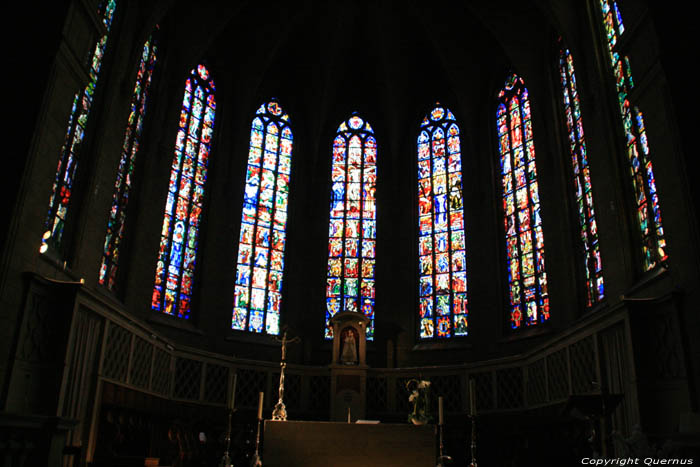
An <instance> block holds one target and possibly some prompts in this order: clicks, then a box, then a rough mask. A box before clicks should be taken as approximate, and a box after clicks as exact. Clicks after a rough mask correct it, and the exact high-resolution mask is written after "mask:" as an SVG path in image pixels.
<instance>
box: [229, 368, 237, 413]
mask: <svg viewBox="0 0 700 467" xmlns="http://www.w3.org/2000/svg"><path fill="white" fill-rule="evenodd" d="M237 379H238V373H234V374H233V384H232V385H231V398H230V399H229V400H228V408H229V409H231V410H233V407H234V403H235V401H236V380H237Z"/></svg>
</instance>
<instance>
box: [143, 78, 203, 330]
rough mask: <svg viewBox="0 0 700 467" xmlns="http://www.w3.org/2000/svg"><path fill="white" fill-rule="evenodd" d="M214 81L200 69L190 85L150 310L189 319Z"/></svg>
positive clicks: (181, 121)
mask: <svg viewBox="0 0 700 467" xmlns="http://www.w3.org/2000/svg"><path fill="white" fill-rule="evenodd" d="M214 91H215V86H214V81H213V80H212V79H211V77H210V75H209V70H207V68H206V67H205V66H204V65H199V66H197V68H195V69H193V70H192V71H191V72H190V76H189V77H188V78H187V81H186V82H185V95H184V98H183V100H182V111H181V112H180V127H179V130H178V132H177V137H176V139H175V154H174V157H173V162H172V166H171V171H170V184H169V187H168V197H167V200H166V203H165V215H164V216H163V228H162V230H161V239H160V249H159V252H158V263H157V265H156V278H155V285H154V288H153V298H152V300H151V308H153V309H154V310H156V311H160V312H163V313H166V314H169V315H173V316H178V317H181V318H185V319H187V318H189V317H190V301H191V298H192V284H193V281H194V271H195V265H196V262H197V237H198V233H199V225H200V221H201V217H202V202H203V200H204V188H205V185H206V181H207V162H208V161H209V152H210V150H211V138H212V133H213V131H214V113H215V111H216V101H215V99H214Z"/></svg>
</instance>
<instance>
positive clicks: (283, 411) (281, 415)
mask: <svg viewBox="0 0 700 467" xmlns="http://www.w3.org/2000/svg"><path fill="white" fill-rule="evenodd" d="M274 339H275V340H276V341H277V342H279V343H281V344H282V360H281V361H280V385H279V399H278V400H277V403H276V404H275V408H274V409H273V410H272V419H273V420H283V421H285V420H287V408H286V407H285V406H284V401H283V399H284V369H285V368H286V367H287V344H294V343H296V342H300V341H301V339H299V337H298V336H297V337H295V338H293V339H288V338H287V330H286V329H285V331H284V333H283V334H282V339H280V338H279V337H275V338H274Z"/></svg>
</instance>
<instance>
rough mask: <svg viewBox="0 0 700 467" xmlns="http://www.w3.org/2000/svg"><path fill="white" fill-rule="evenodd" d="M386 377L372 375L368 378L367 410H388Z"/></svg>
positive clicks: (377, 411) (376, 411) (371, 411)
mask: <svg viewBox="0 0 700 467" xmlns="http://www.w3.org/2000/svg"><path fill="white" fill-rule="evenodd" d="M386 388H387V386H386V378H382V377H376V376H370V377H368V378H367V388H366V391H367V411H368V412H369V413H380V412H386V411H387V402H388V400H387V391H386Z"/></svg>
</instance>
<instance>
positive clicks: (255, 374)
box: [236, 368, 277, 408]
mask: <svg viewBox="0 0 700 467" xmlns="http://www.w3.org/2000/svg"><path fill="white" fill-rule="evenodd" d="M237 373H238V380H237V382H236V407H242V408H256V407H257V406H258V397H259V393H260V392H261V391H262V392H264V391H265V386H266V383H267V373H265V372H263V371H255V370H247V369H245V368H239V369H238V370H237ZM269 399H270V398H269V397H266V398H265V400H266V402H265V406H266V407H268V406H269V405H270V400H269ZM275 402H277V398H276V397H275Z"/></svg>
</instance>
